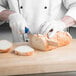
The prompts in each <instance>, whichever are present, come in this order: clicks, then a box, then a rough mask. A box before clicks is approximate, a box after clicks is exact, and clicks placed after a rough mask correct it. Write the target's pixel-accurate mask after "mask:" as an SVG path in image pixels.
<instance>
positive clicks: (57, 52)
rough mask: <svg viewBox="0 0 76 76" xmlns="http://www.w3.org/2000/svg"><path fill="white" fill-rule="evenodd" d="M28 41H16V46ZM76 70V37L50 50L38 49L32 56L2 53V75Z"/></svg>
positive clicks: (0, 66)
mask: <svg viewBox="0 0 76 76" xmlns="http://www.w3.org/2000/svg"><path fill="white" fill-rule="evenodd" d="M20 45H26V43H15V44H14V48H15V47H17V46H20ZM63 71H76V39H73V40H72V42H71V44H69V45H67V46H64V47H60V48H57V49H54V50H51V51H48V52H42V51H38V50H36V51H35V53H34V55H32V56H18V55H15V54H14V53H13V50H11V52H9V53H0V75H19V74H36V73H48V72H63Z"/></svg>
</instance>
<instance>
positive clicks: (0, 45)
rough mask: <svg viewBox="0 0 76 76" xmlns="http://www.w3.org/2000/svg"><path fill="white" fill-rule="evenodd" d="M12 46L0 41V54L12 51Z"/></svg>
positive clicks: (5, 41)
mask: <svg viewBox="0 0 76 76" xmlns="http://www.w3.org/2000/svg"><path fill="white" fill-rule="evenodd" d="M12 47H13V44H12V43H11V42H9V41H7V40H0V52H1V53H6V52H9V51H11V50H12Z"/></svg>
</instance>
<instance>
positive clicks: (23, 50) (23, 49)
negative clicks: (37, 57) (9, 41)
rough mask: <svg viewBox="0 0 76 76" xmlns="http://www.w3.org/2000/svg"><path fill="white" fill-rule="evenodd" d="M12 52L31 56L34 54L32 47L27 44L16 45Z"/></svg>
mask: <svg viewBox="0 0 76 76" xmlns="http://www.w3.org/2000/svg"><path fill="white" fill-rule="evenodd" d="M14 53H15V54H17V55H21V56H31V55H33V54H34V49H33V48H32V47H30V46H28V45H25V46H18V47H16V48H15V49H14Z"/></svg>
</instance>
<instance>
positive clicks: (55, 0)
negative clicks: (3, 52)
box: [0, 0, 76, 42]
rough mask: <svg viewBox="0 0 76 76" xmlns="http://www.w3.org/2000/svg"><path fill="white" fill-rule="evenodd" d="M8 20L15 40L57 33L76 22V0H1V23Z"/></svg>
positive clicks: (50, 35)
mask: <svg viewBox="0 0 76 76" xmlns="http://www.w3.org/2000/svg"><path fill="white" fill-rule="evenodd" d="M3 21H8V22H9V25H10V27H11V30H12V34H13V38H14V41H19V42H20V41H23V40H22V35H21V34H24V33H25V31H24V30H25V27H27V28H29V30H30V31H31V33H32V34H38V33H39V34H43V35H44V34H48V35H49V37H52V36H54V35H55V33H56V32H57V31H63V30H64V29H65V28H67V27H69V26H73V25H75V24H76V0H0V23H1V22H3Z"/></svg>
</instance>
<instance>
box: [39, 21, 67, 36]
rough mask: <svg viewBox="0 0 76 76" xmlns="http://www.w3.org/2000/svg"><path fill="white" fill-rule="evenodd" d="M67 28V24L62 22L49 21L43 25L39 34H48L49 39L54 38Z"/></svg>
mask: <svg viewBox="0 0 76 76" xmlns="http://www.w3.org/2000/svg"><path fill="white" fill-rule="evenodd" d="M65 27H66V24H65V23H64V22H63V21H61V20H57V21H56V20H52V21H47V22H45V23H43V24H42V25H41V27H40V31H39V33H40V34H43V35H44V34H48V35H49V37H52V36H54V35H55V33H56V32H58V31H63V30H64V28H65Z"/></svg>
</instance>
